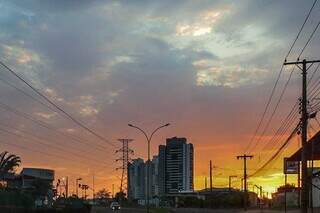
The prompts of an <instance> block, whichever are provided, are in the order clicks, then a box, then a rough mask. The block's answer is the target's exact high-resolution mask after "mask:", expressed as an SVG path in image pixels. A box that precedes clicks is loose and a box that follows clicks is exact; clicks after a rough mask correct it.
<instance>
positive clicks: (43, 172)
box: [20, 168, 54, 181]
mask: <svg viewBox="0 0 320 213" xmlns="http://www.w3.org/2000/svg"><path fill="white" fill-rule="evenodd" d="M20 175H21V176H28V177H33V178H40V179H44V180H51V181H53V180H54V170H51V169H42V168H23V169H22V171H21V173H20Z"/></svg>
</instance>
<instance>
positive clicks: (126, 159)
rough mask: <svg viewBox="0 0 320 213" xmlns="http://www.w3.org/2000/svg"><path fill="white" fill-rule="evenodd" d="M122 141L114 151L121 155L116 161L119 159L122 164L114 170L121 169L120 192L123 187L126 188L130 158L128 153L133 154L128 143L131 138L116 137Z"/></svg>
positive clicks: (122, 190)
mask: <svg viewBox="0 0 320 213" xmlns="http://www.w3.org/2000/svg"><path fill="white" fill-rule="evenodd" d="M118 141H120V142H121V143H122V148H121V149H119V150H117V151H116V153H121V157H120V158H119V159H117V160H116V161H121V162H122V166H120V167H118V168H116V170H122V174H121V182H120V192H122V193H123V192H124V189H128V181H127V178H128V164H129V162H130V160H131V158H130V155H133V150H132V149H130V148H129V143H130V142H132V141H133V140H132V139H118Z"/></svg>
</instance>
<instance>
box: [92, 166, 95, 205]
mask: <svg viewBox="0 0 320 213" xmlns="http://www.w3.org/2000/svg"><path fill="white" fill-rule="evenodd" d="M92 201H93V204H95V185H94V172H93V175H92Z"/></svg>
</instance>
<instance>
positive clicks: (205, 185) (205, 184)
mask: <svg viewBox="0 0 320 213" xmlns="http://www.w3.org/2000/svg"><path fill="white" fill-rule="evenodd" d="M207 188H208V186H207V177H204V189H205V190H207Z"/></svg>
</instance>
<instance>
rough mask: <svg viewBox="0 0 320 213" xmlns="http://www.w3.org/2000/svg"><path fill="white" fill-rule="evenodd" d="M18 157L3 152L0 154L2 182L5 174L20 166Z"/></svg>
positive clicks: (0, 176)
mask: <svg viewBox="0 0 320 213" xmlns="http://www.w3.org/2000/svg"><path fill="white" fill-rule="evenodd" d="M20 163H21V159H20V157H19V156H16V155H14V154H9V152H7V151H4V152H2V153H1V154H0V178H1V179H2V180H3V179H4V177H5V175H6V174H9V173H13V172H14V171H15V169H16V168H17V167H18V166H20Z"/></svg>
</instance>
